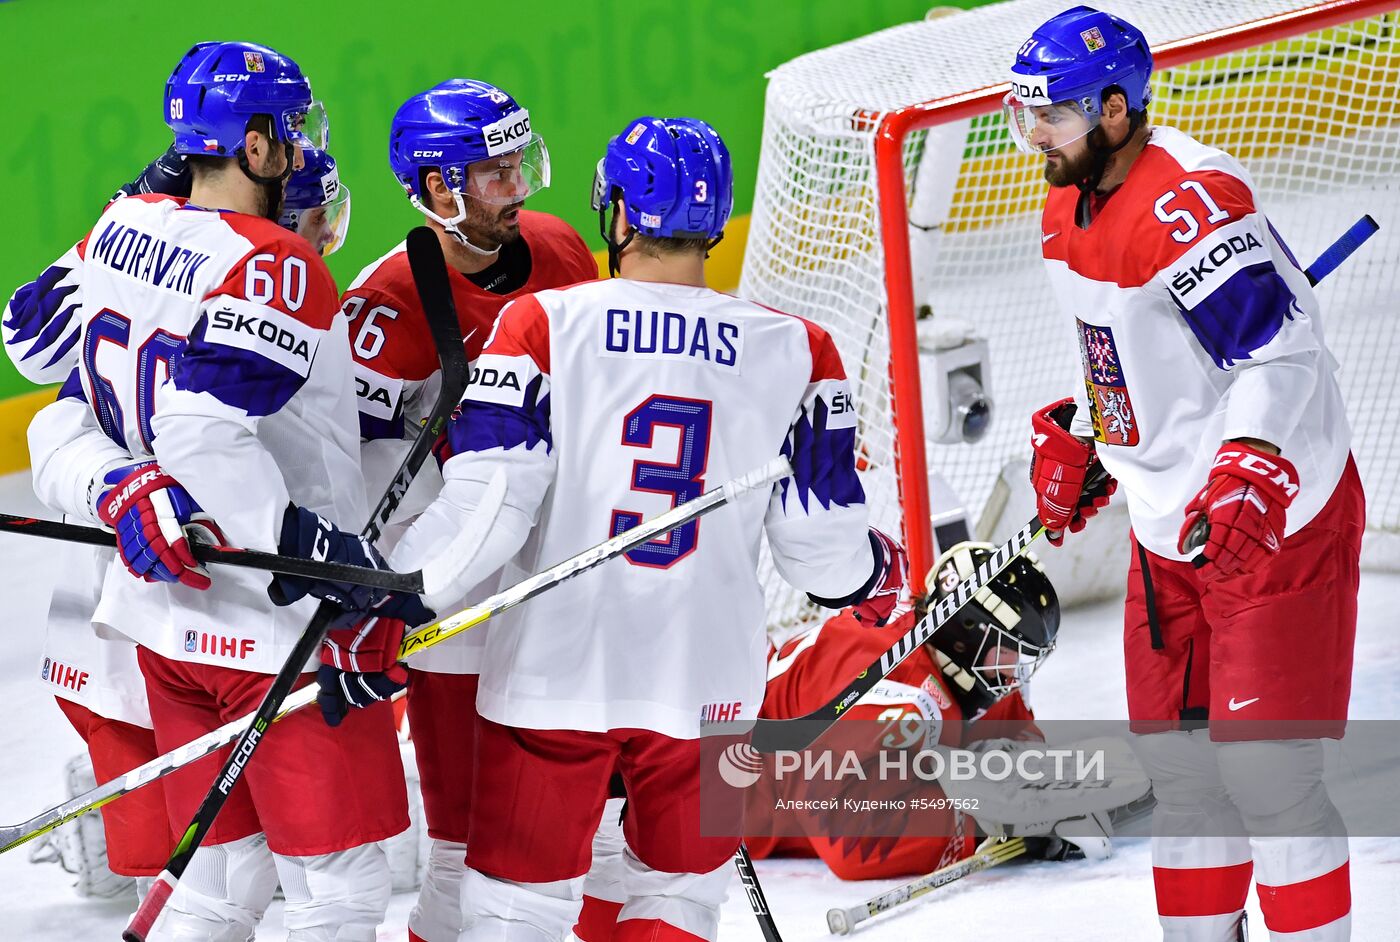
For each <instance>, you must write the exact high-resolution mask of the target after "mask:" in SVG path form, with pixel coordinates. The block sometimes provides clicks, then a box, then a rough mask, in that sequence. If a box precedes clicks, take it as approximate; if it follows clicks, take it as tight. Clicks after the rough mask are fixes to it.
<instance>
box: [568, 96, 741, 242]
mask: <svg viewBox="0 0 1400 942" xmlns="http://www.w3.org/2000/svg"><path fill="white" fill-rule="evenodd" d="M619 196H620V197H621V198H622V200H623V202H624V204H625V206H626V209H627V222H628V224H629V225H631V226H632V227H633V228H635V229H636V230H637V231H638V232H641V233H642V234H643V235H648V236H657V237H664V238H677V239H717V238H719V237H720V236H721V235H722V234H723V233H724V227H725V224H726V223H728V222H729V214H730V213H731V212H732V211H733V209H734V168H733V166H732V165H731V164H730V161H729V148H727V147H725V146H724V141H723V140H721V139H720V136H719V135H718V134H716V133H715V129H714V128H712V127H710V126H709V125H708V124H706V123H705V122H704V121H700V120H697V119H696V118H664V119H663V118H652V117H642V118H638V119H637V120H635V121H632V122H630V123H629V124H628V126H627V129H626V130H625V131H623V133H621V134H619V135H618V136H617V137H614V138H613V139H612V140H610V141H608V149H607V153H606V154H604V156H603V159H602V160H600V161H598V169H597V172H596V173H595V174H594V178H593V208H594V210H596V211H598V212H602V211H604V210H606V209H607V207H608V206H610V205H611V204H612V203H613V202H614V201H616V200H617V198H618V197H619Z"/></svg>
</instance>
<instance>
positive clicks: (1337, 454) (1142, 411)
mask: <svg viewBox="0 0 1400 942" xmlns="http://www.w3.org/2000/svg"><path fill="white" fill-rule="evenodd" d="M1078 201H1079V190H1078V189H1076V188H1074V187H1065V188H1057V189H1052V190H1051V191H1050V195H1049V197H1048V199H1047V201H1046V205H1045V213H1044V216H1043V221H1042V225H1043V231H1042V246H1043V249H1042V250H1043V253H1044V256H1045V264H1046V268H1047V269H1048V271H1049V274H1050V281H1051V284H1052V286H1053V288H1054V292H1055V295H1056V298H1057V299H1058V300H1059V303H1060V306H1061V308H1062V309H1063V310H1064V311H1065V312H1066V313H1067V314H1068V315H1069V316H1070V317H1072V318H1074V328H1075V330H1076V331H1077V337H1078V342H1079V352H1080V358H1081V362H1082V365H1083V369H1084V383H1083V384H1082V385H1081V386H1079V387H1078V388H1077V389H1076V390H1075V400H1076V402H1077V403H1078V406H1079V408H1078V411H1077V413H1076V415H1075V420H1074V424H1073V426H1072V428H1071V431H1073V432H1074V433H1075V434H1076V435H1085V436H1093V438H1094V439H1095V440H1096V445H1097V452H1098V455H1099V458H1100V460H1101V461H1102V462H1103V464H1104V467H1105V468H1106V469H1107V470H1108V471H1109V473H1111V474H1112V475H1113V476H1114V477H1116V478H1117V479H1118V481H1119V484H1120V485H1121V487H1120V488H1119V491H1118V493H1119V495H1121V496H1122V497H1123V498H1126V500H1127V503H1128V511H1129V515H1130V517H1131V519H1132V524H1133V531H1134V533H1135V534H1136V536H1137V538H1138V540H1139V541H1140V542H1141V543H1142V544H1143V546H1145V547H1146V548H1147V549H1149V550H1151V551H1152V552H1153V553H1156V554H1157V555H1159V556H1163V557H1166V558H1168V559H1176V560H1180V559H1183V558H1185V557H1183V556H1182V555H1181V554H1180V553H1178V552H1177V538H1178V533H1179V531H1180V528H1181V525H1182V522H1183V520H1184V518H1185V510H1186V504H1187V503H1188V502H1189V501H1190V500H1191V498H1192V497H1194V496H1195V494H1196V492H1197V491H1198V490H1200V488H1201V487H1203V486H1204V485H1205V483H1206V479H1207V477H1208V475H1209V473H1210V467H1211V464H1212V463H1213V462H1214V460H1215V453H1216V451H1217V450H1218V449H1219V447H1220V444H1221V442H1222V441H1225V440H1227V439H1232V438H1259V439H1263V440H1264V441H1267V442H1271V443H1273V444H1275V445H1277V446H1278V447H1279V449H1280V451H1281V452H1282V454H1283V456H1284V457H1285V458H1287V459H1288V460H1289V461H1291V462H1292V463H1293V465H1294V466H1295V467H1296V468H1297V470H1298V476H1299V483H1300V485H1301V490H1300V491H1299V493H1298V495H1297V497H1296V498H1295V499H1294V501H1293V504H1292V506H1290V507H1289V509H1288V518H1287V532H1288V533H1294V532H1296V531H1297V530H1299V529H1300V528H1302V527H1303V526H1304V525H1305V524H1307V523H1308V521H1310V520H1311V519H1312V518H1313V517H1314V516H1316V514H1317V512H1318V511H1319V510H1321V509H1322V506H1323V505H1324V504H1325V503H1326V502H1327V499H1328V498H1329V497H1330V496H1331V495H1332V491H1333V489H1334V488H1335V487H1336V485H1337V482H1338V480H1340V478H1341V474H1342V469H1343V468H1344V466H1345V464H1346V461H1347V456H1348V451H1349V448H1350V442H1351V432H1350V429H1349V427H1348V425H1347V419H1346V411H1345V408H1344V406H1343V403H1342V396H1341V390H1340V388H1339V387H1338V385H1337V380H1336V376H1335V371H1336V368H1337V364H1336V361H1335V360H1334V359H1333V358H1332V355H1331V354H1330V353H1329V352H1328V350H1327V347H1326V344H1325V343H1324V341H1323V335H1322V324H1321V322H1320V320H1319V310H1318V305H1317V299H1316V297H1315V295H1314V294H1313V292H1312V289H1311V288H1310V287H1309V285H1308V281H1307V277H1306V276H1305V275H1304V274H1303V272H1302V271H1301V270H1300V269H1299V267H1298V264H1297V262H1296V261H1295V260H1294V259H1293V257H1292V256H1291V254H1290V253H1289V251H1288V249H1287V247H1286V246H1285V245H1284V244H1283V242H1282V240H1281V238H1280V237H1279V235H1278V234H1277V233H1276V232H1275V231H1274V229H1273V227H1272V226H1271V225H1270V224H1269V222H1268V220H1267V219H1266V218H1265V216H1264V214H1263V213H1262V212H1261V211H1260V209H1259V207H1258V206H1257V204H1256V201H1255V197H1254V186H1253V184H1252V182H1251V181H1250V178H1249V175H1248V174H1247V173H1246V172H1245V170H1244V168H1243V167H1242V166H1240V164H1239V163H1238V161H1236V160H1235V159H1234V158H1232V157H1230V156H1229V155H1228V154H1225V153H1223V152H1221V151H1219V150H1216V149H1214V148H1211V147H1206V146H1205V145H1203V144H1200V143H1199V142H1197V141H1195V140H1193V139H1192V138H1190V137H1188V136H1187V135H1185V134H1183V133H1181V132H1180V131H1177V130H1175V129H1173V128H1168V127H1157V128H1154V129H1153V130H1152V133H1151V138H1150V139H1149V142H1148V145H1147V147H1146V148H1145V149H1144V150H1143V152H1142V154H1141V156H1139V157H1138V159H1137V160H1136V161H1134V163H1133V165H1132V168H1131V169H1130V170H1129V172H1128V177H1127V179H1126V180H1125V181H1124V183H1123V184H1122V186H1120V187H1119V188H1118V190H1117V191H1115V192H1114V193H1113V194H1112V196H1111V197H1110V198H1108V200H1107V201H1106V202H1104V203H1103V205H1102V207H1101V208H1100V209H1099V210H1098V212H1097V214H1096V215H1095V216H1094V217H1093V219H1092V221H1091V222H1090V224H1089V226H1088V227H1087V228H1080V226H1079V225H1078V224H1077V203H1078Z"/></svg>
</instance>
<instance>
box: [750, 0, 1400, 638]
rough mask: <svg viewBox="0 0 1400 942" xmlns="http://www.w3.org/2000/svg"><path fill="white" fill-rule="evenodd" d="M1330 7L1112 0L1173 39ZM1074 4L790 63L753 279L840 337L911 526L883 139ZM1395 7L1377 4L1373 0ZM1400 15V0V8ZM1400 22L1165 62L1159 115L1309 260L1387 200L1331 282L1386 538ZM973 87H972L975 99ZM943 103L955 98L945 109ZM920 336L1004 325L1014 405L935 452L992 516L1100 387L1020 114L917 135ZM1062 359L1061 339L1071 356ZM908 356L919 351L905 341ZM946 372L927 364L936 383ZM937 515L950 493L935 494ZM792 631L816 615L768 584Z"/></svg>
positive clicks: (989, 74) (1392, 482) (864, 438)
mask: <svg viewBox="0 0 1400 942" xmlns="http://www.w3.org/2000/svg"><path fill="white" fill-rule="evenodd" d="M1313 5H1314V4H1309V3H1304V2H1301V0H1293V2H1287V0H1197V2H1194V3H1191V4H1189V5H1188V4H1169V3H1161V2H1158V0H1123V2H1112V3H1106V4H1102V5H1100V6H1101V7H1102V8H1104V9H1107V10H1108V11H1110V12H1112V13H1116V14H1118V15H1120V16H1122V17H1124V18H1125V19H1127V20H1129V21H1130V22H1132V23H1133V24H1135V25H1136V26H1138V27H1139V28H1140V29H1142V31H1143V32H1144V34H1145V35H1146V36H1147V38H1148V40H1149V41H1150V42H1151V43H1152V45H1153V46H1154V48H1156V47H1160V46H1161V45H1162V44H1164V43H1167V42H1170V41H1175V40H1181V39H1185V38H1187V37H1191V36H1199V35H1202V34H1204V33H1207V32H1210V31H1214V30H1217V29H1220V28H1224V27H1228V26H1231V25H1235V24H1239V23H1245V22H1252V21H1255V20H1258V19H1260V18H1262V17H1267V16H1272V15H1275V14H1279V13H1285V12H1289V11H1293V10H1297V9H1304V8H1307V7H1310V6H1313ZM1066 6H1067V3H1066V2H1065V0H1013V2H1009V3H1001V4H996V5H993V6H988V7H982V8H979V9H976V10H972V11H968V12H965V13H957V14H953V15H950V16H947V17H943V18H939V19H935V20H932V21H928V22H920V23H911V24H907V25H905V26H899V27H895V28H893V29H889V30H884V31H882V32H879V33H875V34H872V35H870V36H866V37H864V38H861V39H858V40H855V41H853V42H849V43H845V44H843V45H840V46H835V47H832V48H829V49H825V50H821V51H818V52H814V53H811V54H808V55H805V56H802V57H801V58H798V59H795V60H793V61H792V62H789V63H787V64H786V65H783V66H780V67H779V68H778V69H776V70H775V71H773V72H772V73H771V74H770V76H769V86H768V95H767V104H766V114H765V117H764V138H763V151H762V156H761V159H760V163H759V171H758V183H757V190H756V193H755V199H754V212H753V218H752V223H751V229H750V233H749V241H748V248H747V250H746V254H745V258H744V272H743V280H742V284H741V287H740V293H741V294H743V295H744V296H745V297H750V298H753V299H755V300H757V301H761V302H762V303H764V304H768V305H771V306H773V307H776V308H779V309H781V310H786V311H789V312H791V313H794V314H800V315H803V316H805V317H808V318H811V319H813V320H815V321H817V322H818V323H820V324H822V325H823V326H825V327H826V328H827V329H828V330H830V331H831V332H832V334H833V336H834V337H835V339H836V343H837V345H838V347H839V348H840V350H841V354H842V357H843V359H844V361H845V363H846V368H847V371H848V372H849V373H850V374H851V376H852V381H853V384H854V387H855V394H856V398H857V400H858V402H859V403H860V408H861V419H862V421H861V425H860V442H861V448H862V456H863V462H864V464H865V465H866V467H865V470H864V478H865V482H866V490H867V493H868V496H869V499H870V502H871V507H872V522H873V523H874V524H875V525H876V526H879V527H881V528H883V529H888V530H889V531H890V532H899V531H900V529H901V527H902V524H903V513H902V510H901V507H900V503H899V492H898V488H897V484H896V481H895V477H894V475H895V465H894V453H895V443H894V441H895V440H894V427H895V422H894V418H893V415H892V410H891V404H890V403H891V399H890V391H889V381H888V373H889V363H890V351H889V329H888V323H887V317H886V287H885V281H884V278H885V254H884V246H883V245H882V243H881V238H880V235H879V219H878V214H879V208H878V185H877V180H876V175H875V172H874V144H873V141H874V135H875V131H876V128H877V126H878V124H879V120H880V118H882V117H883V115H884V113H885V112H887V111H890V110H894V109H898V108H902V107H906V106H910V105H914V104H918V103H921V102H938V101H940V100H943V99H949V98H954V96H963V97H966V96H967V95H968V94H969V93H972V92H975V91H977V90H979V89H987V88H988V87H991V86H999V85H1001V84H1002V83H1004V82H1005V80H1006V76H1007V75H1008V73H1009V66H1010V63H1011V61H1012V60H1013V58H1014V54H1015V50H1016V48H1017V47H1018V46H1019V45H1020V43H1021V42H1022V41H1024V39H1025V38H1027V37H1028V36H1029V35H1030V33H1031V32H1032V30H1033V29H1034V28H1035V27H1036V26H1037V25H1039V24H1040V23H1041V22H1043V21H1044V20H1046V19H1047V18H1049V17H1050V16H1052V15H1054V14H1055V13H1058V12H1060V11H1061V10H1063V9H1064V8H1065V7H1066ZM1374 6H1375V5H1374V4H1373V5H1372V7H1374ZM1392 6H1395V7H1400V3H1396V4H1393V5H1392ZM1397 36H1400V14H1397V13H1396V12H1393V11H1392V12H1383V13H1378V14H1373V15H1372V16H1370V18H1368V19H1361V20H1356V21H1354V22H1350V23H1347V24H1344V25H1343V26H1340V27H1334V28H1329V29H1324V30H1319V31H1316V32H1312V33H1307V34H1303V35H1295V36H1292V37H1290V38H1288V39H1285V40H1282V41H1275V42H1271V43H1268V44H1264V45H1257V46H1253V47H1251V48H1249V49H1246V50H1244V51H1241V52H1237V53H1232V54H1229V55H1223V56H1216V57H1214V58H1207V59H1202V60H1200V61H1196V62H1193V63H1191V64H1188V65H1186V66H1182V67H1179V68H1173V69H1170V70H1167V71H1164V72H1159V73H1157V74H1156V75H1155V76H1154V81H1153V88H1154V98H1153V103H1152V105H1151V108H1150V120H1151V121H1152V122H1153V123H1156V124H1167V125H1172V126H1174V127H1177V128H1180V129H1181V130H1183V131H1185V132H1187V133H1189V134H1191V135H1193V136H1195V137H1196V138H1198V139H1199V140H1201V141H1203V142H1205V143H1207V144H1210V145H1213V146H1216V147H1220V148H1222V149H1224V150H1226V151H1228V152H1230V153H1232V154H1234V155H1235V156H1236V157H1238V158H1240V159H1241V160H1242V161H1243V163H1244V164H1245V165H1246V167H1247V168H1248V169H1249V171H1250V173H1251V174H1252V176H1253V178H1254V181H1255V185H1256V187H1257V189H1258V191H1259V199H1260V204H1261V208H1262V210H1263V211H1264V212H1265V214H1266V215H1268V216H1269V218H1270V219H1271V221H1272V222H1273V223H1274V225H1275V228H1276V229H1277V230H1278V231H1279V233H1280V234H1281V235H1282V237H1283V238H1284V240H1285V241H1286V242H1288V244H1289V245H1290V247H1291V248H1292V249H1293V251H1294V252H1295V254H1296V255H1297V256H1298V258H1299V261H1300V262H1302V263H1303V264H1304V265H1306V264H1307V263H1309V262H1311V261H1312V259H1313V258H1315V257H1316V255H1317V254H1318V253H1319V252H1320V251H1321V250H1323V249H1324V248H1326V247H1327V246H1328V245H1329V244H1330V243H1331V242H1332V241H1333V240H1334V239H1335V238H1336V237H1337V236H1339V235H1340V234H1341V233H1342V232H1343V231H1344V230H1345V229H1346V228H1347V226H1349V225H1350V224H1351V223H1352V222H1355V221H1356V219H1357V218H1358V217H1360V216H1361V215H1362V214H1363V213H1370V214H1372V215H1373V216H1375V218H1376V219H1377V220H1379V221H1380V223H1381V226H1382V228H1381V231H1380V233H1379V234H1378V235H1377V236H1376V237H1375V238H1373V239H1372V240H1371V242H1370V243H1368V244H1367V245H1366V246H1365V247H1364V248H1363V249H1362V250H1361V251H1360V252H1359V253H1358V254H1357V255H1356V256H1355V257H1354V258H1353V259H1352V260H1350V261H1349V262H1348V263H1347V264H1346V265H1345V266H1344V267H1343V268H1342V269H1341V270H1340V271H1339V272H1338V273H1337V274H1336V275H1334V276H1333V277H1332V278H1330V279H1328V280H1327V281H1325V282H1323V283H1322V284H1321V285H1320V286H1319V288H1318V294H1319V298H1320V300H1321V303H1322V309H1323V312H1324V317H1325V323H1326V328H1327V332H1328V341H1329V344H1330V345H1331V347H1332V349H1333V352H1334V353H1335V354H1336V356H1337V358H1338V359H1339V360H1340V361H1341V363H1342V367H1343V369H1342V373H1341V379H1342V385H1343V390H1344V393H1345V394H1346V396H1347V402H1348V406H1349V411H1350V415H1351V418H1352V422H1353V426H1354V430H1355V442H1354V450H1355V452H1356V455H1357V459H1358V462H1359V465H1360V468H1361V472H1362V476H1363V479H1364V480H1365V482H1366V486H1367V495H1368V501H1369V511H1368V526H1369V528H1370V529H1373V530H1378V531H1387V532H1400V494H1397V488H1396V483H1397V474H1400V449H1397V447H1396V445H1395V438H1396V437H1395V436H1394V435H1393V434H1391V432H1390V422H1391V421H1394V420H1393V418H1392V417H1394V416H1396V415H1400V391H1397V389H1396V383H1395V381H1394V380H1393V378H1392V375H1393V374H1392V372H1391V371H1392V370H1393V369H1395V368H1396V367H1397V366H1400V310H1397V308H1400V276H1397V273H1396V259H1397V258H1400V108H1397V94H1398V93H1397V90H1400V42H1397ZM954 100H956V98H954ZM932 107H934V108H935V109H936V108H937V105H936V104H935V105H933V106H932ZM904 171H905V183H906V186H907V187H908V190H909V221H910V229H909V236H910V249H911V252H912V254H913V262H914V284H913V290H914V297H915V303H916V304H917V305H919V306H920V316H921V317H929V318H930V321H929V322H926V323H921V325H920V333H921V334H923V333H924V331H925V329H926V328H934V327H935V326H936V324H937V322H938V321H939V320H940V319H947V318H959V319H963V320H967V321H971V322H972V323H973V324H974V326H975V328H976V330H977V332H978V333H979V334H981V335H983V336H985V337H986V338H988V341H989V344H990V355H991V378H990V386H991V394H992V396H993V398H994V399H995V401H996V418H995V420H994V422H993V426H992V430H991V432H990V433H989V434H988V435H987V437H986V438H985V439H983V440H982V441H981V442H979V443H978V444H975V445H938V444H934V443H932V442H930V443H929V444H928V455H929V464H930V468H931V469H932V470H937V471H940V472H941V473H942V474H943V475H944V476H945V477H946V478H947V479H948V480H949V481H950V482H951V484H952V485H953V487H954V489H955V490H956V492H957V493H958V494H959V495H960V496H961V498H962V499H963V501H964V502H965V503H966V506H967V507H968V510H969V513H970V515H971V516H972V519H973V520H976V518H977V515H978V513H979V511H980V509H981V507H982V505H983V503H984V501H985V500H986V499H987V497H988V495H989V493H990V491H991V489H992V487H993V485H994V482H995V481H996V478H997V475H998V473H999V471H1000V470H1001V468H1002V467H1003V465H1004V464H1005V463H1006V462H1007V461H1008V460H1012V459H1025V458H1026V457H1028V455H1027V450H1028V444H1027V441H1028V437H1029V436H1028V432H1029V415H1030V412H1031V411H1032V410H1033V409H1034V408H1036V407H1038V406H1040V405H1044V404H1045V403H1047V402H1050V401H1052V400H1053V399H1055V398H1058V397H1060V396H1063V395H1068V394H1069V393H1070V392H1071V391H1072V389H1073V388H1074V386H1073V384H1074V383H1075V382H1076V381H1077V362H1078V360H1077V354H1075V353H1073V352H1071V351H1072V350H1073V349H1074V348H1073V346H1072V344H1073V337H1072V336H1070V337H1065V336H1063V334H1064V331H1063V330H1062V329H1061V328H1062V326H1063V325H1062V324H1061V322H1060V319H1059V318H1058V317H1055V316H1053V314H1052V305H1053V301H1052V299H1051V295H1050V291H1049V287H1048V283H1047V281H1046V279H1045V275H1044V272H1043V270H1042V267H1041V263H1040V251H1039V242H1038V240H1037V235H1038V233H1039V215H1040V210H1041V206H1042V203H1043V199H1044V193H1045V186H1046V185H1045V183H1044V181H1043V180H1042V178H1041V176H1040V164H1039V162H1038V161H1036V160H1033V159H1031V158H1027V157H1025V156H1024V155H1022V154H1020V153H1019V152H1017V151H1016V150H1015V149H1014V147H1013V146H1012V144H1011V142H1010V138H1009V136H1008V135H1007V133H1006V131H1005V129H1004V128H1003V125H1002V119H1001V115H1000V113H999V112H997V113H996V114H987V115H984V116H981V117H975V118H973V119H971V120H963V121H959V122H956V123H950V124H939V125H936V126H934V127H932V128H931V129H930V130H928V131H921V132H916V133H914V134H912V135H910V136H909V138H908V139H907V140H906V141H905V144H904ZM1047 351H1048V353H1047ZM903 355H905V356H909V355H913V354H912V352H905V353H904V354H903ZM934 380H935V377H933V376H931V375H929V374H927V373H926V374H925V375H924V379H923V383H924V387H925V394H926V395H927V393H928V390H929V388H930V383H932V382H933V381H934ZM935 510H937V508H935ZM767 584H768V593H769V598H768V601H769V612H770V616H771V617H772V618H773V620H774V622H775V624H777V625H782V624H790V623H792V622H793V621H794V620H799V619H802V618H806V617H811V616H812V615H813V614H814V613H813V612H812V611H811V610H809V609H806V608H805V606H804V604H803V603H802V602H800V601H799V599H798V598H797V597H796V594H795V593H793V592H792V591H791V590H789V589H788V588H787V587H786V586H784V585H783V584H782V582H781V580H779V579H777V578H776V577H771V578H768V579H767Z"/></svg>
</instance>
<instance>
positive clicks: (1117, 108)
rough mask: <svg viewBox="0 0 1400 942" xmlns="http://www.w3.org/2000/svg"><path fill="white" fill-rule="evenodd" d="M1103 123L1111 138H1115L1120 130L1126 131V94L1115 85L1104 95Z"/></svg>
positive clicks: (1127, 119)
mask: <svg viewBox="0 0 1400 942" xmlns="http://www.w3.org/2000/svg"><path fill="white" fill-rule="evenodd" d="M1103 124H1104V130H1105V131H1107V132H1108V136H1109V138H1110V139H1111V140H1117V139H1118V136H1119V134H1120V132H1126V131H1127V128H1128V125H1129V117H1128V96H1127V95H1125V94H1123V92H1122V91H1121V90H1120V89H1119V88H1117V87H1116V86H1115V87H1114V88H1113V89H1111V90H1110V91H1109V92H1108V93H1107V94H1106V95H1105V96H1104V102H1103Z"/></svg>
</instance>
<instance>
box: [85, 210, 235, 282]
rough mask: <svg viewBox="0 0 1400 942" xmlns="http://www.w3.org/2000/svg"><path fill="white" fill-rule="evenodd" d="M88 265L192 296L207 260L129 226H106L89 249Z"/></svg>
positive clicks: (114, 224)
mask: <svg viewBox="0 0 1400 942" xmlns="http://www.w3.org/2000/svg"><path fill="white" fill-rule="evenodd" d="M87 258H88V260H89V261H96V262H101V263H102V264H103V265H106V266H107V267H108V268H111V269H114V270H116V271H119V272H123V273H125V274H127V275H130V276H131V277H132V278H135V279H137V280H138V281H144V282H146V283H147V284H151V285H155V286H156V287H157V288H165V289H167V290H170V291H179V292H181V293H182V294H188V295H190V296H193V295H194V293H195V287H194V279H195V275H196V274H197V273H198V271H199V269H200V267H201V266H202V265H203V264H204V263H205V262H207V261H209V256H208V255H206V254H205V253H203V252H195V251H193V250H191V249H187V248H184V247H183V246H179V245H174V244H172V243H169V242H167V241H165V240H164V239H162V238H159V237H158V236H153V235H151V234H150V233H146V232H142V231H141V230H139V229H135V228H133V227H131V226H124V225H122V224H121V223H117V222H109V223H107V228H105V229H103V230H102V234H101V235H99V236H98V237H97V239H96V241H94V242H93V243H91V247H90V248H89V249H88V252H87Z"/></svg>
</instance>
